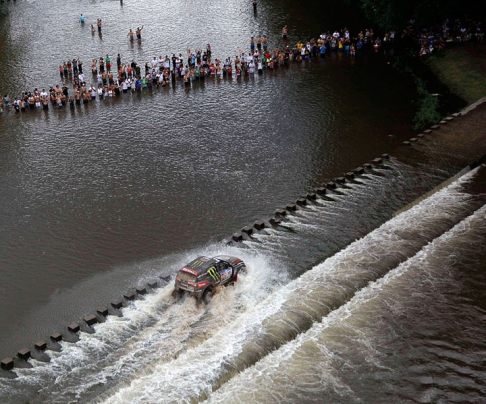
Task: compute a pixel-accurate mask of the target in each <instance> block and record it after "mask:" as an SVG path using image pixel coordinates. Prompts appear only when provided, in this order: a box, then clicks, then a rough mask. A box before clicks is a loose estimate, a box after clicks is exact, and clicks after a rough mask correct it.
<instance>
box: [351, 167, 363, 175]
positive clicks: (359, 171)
mask: <svg viewBox="0 0 486 404" xmlns="http://www.w3.org/2000/svg"><path fill="white" fill-rule="evenodd" d="M364 172H365V170H364V168H363V167H361V166H359V167H356V168H355V169H354V170H353V173H355V174H356V175H361V174H364Z"/></svg>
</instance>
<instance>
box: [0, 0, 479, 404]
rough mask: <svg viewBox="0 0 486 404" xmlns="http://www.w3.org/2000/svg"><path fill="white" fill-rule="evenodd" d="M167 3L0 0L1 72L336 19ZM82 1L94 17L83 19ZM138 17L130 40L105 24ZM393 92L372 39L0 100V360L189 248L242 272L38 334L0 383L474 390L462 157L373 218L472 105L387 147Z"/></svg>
mask: <svg viewBox="0 0 486 404" xmlns="http://www.w3.org/2000/svg"><path fill="white" fill-rule="evenodd" d="M179 3H180V2H177V4H176V2H173V3H172V2H169V3H166V4H164V5H153V4H151V5H148V4H147V3H146V2H141V1H140V2H127V1H125V2H124V4H123V6H120V3H118V2H113V1H101V2H91V3H90V4H89V5H84V7H83V9H82V10H80V9H79V3H77V2H74V1H73V2H71V1H67V2H62V3H61V2H58V1H54V0H49V1H47V2H43V3H42V4H40V3H37V2H31V3H27V2H25V3H21V2H17V3H16V4H13V3H12V4H8V5H7V4H2V5H0V7H2V13H3V14H2V17H1V18H2V20H1V21H2V22H1V23H2V24H4V26H5V27H6V29H4V30H1V34H0V35H3V38H2V39H4V40H3V41H2V43H1V44H0V46H2V52H1V53H0V58H1V59H2V63H1V64H0V66H1V67H0V77H1V81H0V82H1V83H2V91H11V92H13V93H15V92H16V91H22V90H23V88H24V86H28V87H29V88H30V87H32V86H34V85H36V84H37V83H47V85H48V84H51V83H54V82H55V81H56V80H57V72H56V65H57V63H58V60H59V59H63V58H65V57H67V56H66V55H67V54H68V53H73V52H74V51H76V53H77V55H76V56H79V57H81V58H83V60H84V61H85V64H86V62H87V60H88V59H90V58H91V57H96V56H98V57H99V56H101V55H103V54H106V52H110V53H111V54H112V55H113V54H115V53H117V52H120V53H122V55H123V58H124V59H128V60H130V59H131V58H135V59H137V60H139V61H144V60H148V59H149V58H151V57H152V56H155V55H158V54H160V53H161V52H162V53H163V54H165V53H168V52H170V51H172V50H173V49H174V51H177V52H184V50H185V48H186V47H187V43H191V44H194V45H191V47H204V46H205V44H206V43H207V42H208V41H210V42H211V44H212V45H213V49H214V52H215V53H216V54H218V53H220V54H221V56H226V55H227V54H233V53H234V49H235V46H236V45H235V44H237V43H238V44H239V45H238V46H239V47H244V46H246V43H247V38H248V36H249V35H251V34H254V33H256V32H257V31H261V32H263V33H267V34H268V35H269V37H270V40H271V41H273V43H277V41H278V39H277V38H278V33H279V30H280V27H281V26H282V25H283V24H284V23H288V25H289V26H290V27H291V31H292V35H293V39H295V38H296V37H297V36H300V35H310V34H312V33H314V32H319V31H320V30H321V29H322V27H323V26H326V28H327V26H329V28H332V27H334V25H333V24H335V23H334V22H333V19H332V18H331V17H332V16H333V14H332V13H329V11H327V12H326V13H325V14H324V15H321V14H319V13H318V12H316V10H318V11H319V10H320V8H313V7H314V6H316V4H318V3H317V2H315V3H314V5H309V8H308V9H301V8H297V9H296V8H295V4H294V3H290V2H261V4H260V9H259V13H258V16H257V17H256V18H255V16H254V15H253V13H252V11H251V9H249V7H247V6H248V5H247V4H246V3H243V2H241V3H240V2H237V1H234V2H224V4H223V3H219V2H212V3H211V4H209V5H204V6H203V5H201V4H199V3H197V4H196V3H194V2H189V3H184V4H183V5H181V4H179ZM319 4H320V3H319ZM53 10H55V12H53ZM338 11H339V10H334V9H333V12H336V14H334V15H340V14H339V12H338ZM80 12H83V13H84V14H86V15H87V16H88V22H89V21H90V20H92V19H93V18H94V19H95V18H97V17H98V16H99V17H102V18H103V19H105V21H106V25H105V27H104V31H103V38H102V39H100V38H98V37H97V36H95V37H94V38H93V37H91V34H90V33H89V30H88V29H87V27H84V28H82V27H80V26H79V24H78V22H77V17H78V15H79V13H80ZM289 20H290V21H289ZM32 21H36V25H33V24H32ZM59 21H62V23H59ZM188 21H189V22H188ZM208 21H211V24H209V26H210V28H209V29H208V28H207V26H208ZM142 23H143V24H144V25H145V28H144V29H145V32H144V40H143V42H142V44H141V45H140V46H138V45H137V44H134V47H133V48H132V47H131V46H130V44H128V43H127V41H126V38H125V32H126V30H127V28H128V27H130V26H133V27H134V26H136V25H141V24H142ZM181 26H183V27H184V29H181ZM201 27H204V34H205V36H207V38H208V39H206V38H204V39H201V30H202V28H201ZM49 33H51V34H52V35H51V39H52V40H51V41H42V40H41V39H39V38H43V37H45V36H46V35H48V34H49ZM69 56H72V55H71V54H70V55H69ZM5 60H8V63H3V62H4V61H5ZM30 60H35V61H36V63H37V64H38V66H37V67H36V68H35V69H33V68H32V67H29V66H30V64H29V63H28V62H29V61H30ZM3 86H5V88H6V90H4V87H3ZM410 89H411V86H410V83H406V82H403V80H402V79H401V78H400V77H398V76H396V75H395V74H394V73H393V72H392V71H391V70H390V69H389V68H388V65H387V64H386V63H384V60H383V58H382V57H381V56H379V55H378V56H375V55H368V56H363V57H361V58H357V59H356V60H354V61H350V60H349V59H346V58H339V57H334V58H330V59H328V60H325V61H322V62H320V63H312V64H308V65H303V66H293V67H292V68H291V69H289V70H285V71H279V72H277V73H276V74H273V75H268V74H266V75H264V76H263V77H256V78H255V79H251V80H248V81H242V82H236V81H234V82H230V81H221V82H214V83H213V82H207V83H206V84H205V85H204V86H196V87H191V88H190V89H189V90H187V91H186V90H184V89H183V88H182V87H177V88H176V89H175V90H170V91H166V92H164V91H155V92H154V93H153V94H152V95H144V96H142V97H126V98H123V99H121V100H117V101H113V102H111V101H110V102H107V103H96V104H93V105H89V106H88V107H87V108H85V107H83V108H81V109H77V110H75V111H74V112H71V111H69V110H66V111H57V110H56V111H52V110H51V111H50V112H49V114H47V115H46V114H43V113H39V114H37V113H33V114H22V115H20V116H15V115H14V114H11V113H10V114H8V115H6V116H5V115H3V116H1V117H0V152H1V154H2V159H1V160H0V172H1V176H0V182H1V183H0V186H1V190H2V192H0V207H1V209H0V212H1V213H0V225H1V229H2V231H1V232H0V249H1V250H0V251H1V253H0V265H1V267H0V268H1V269H0V270H1V276H2V282H1V283H0V291H1V294H0V296H1V297H0V299H1V300H0V303H1V304H0V324H2V327H0V330H1V331H0V343H1V344H0V352H1V353H2V355H0V356H2V357H3V356H6V355H11V354H13V353H15V352H16V350H17V349H19V348H20V347H21V346H23V345H29V344H31V343H32V341H34V340H36V339H37V338H45V337H46V336H47V335H49V333H51V332H52V331H54V330H55V329H59V330H61V329H62V327H64V325H65V324H66V323H67V322H70V321H72V320H74V319H77V318H79V317H80V316H81V315H83V314H86V313H88V312H92V311H93V309H94V308H95V307H97V306H98V305H105V304H106V303H107V302H109V301H110V300H111V299H113V298H115V297H117V296H119V294H120V293H121V292H122V291H125V290H126V289H127V288H128V287H130V286H133V285H136V284H143V283H144V282H146V281H147V280H148V279H153V278H154V277H155V276H158V275H173V274H174V272H175V271H176V270H177V269H178V268H179V267H180V266H181V265H183V264H184V263H185V262H187V261H188V260H190V259H192V258H193V257H194V256H195V255H200V254H205V255H216V254H219V253H229V254H234V255H238V256H240V257H242V258H243V259H244V260H245V261H246V262H247V264H248V266H249V268H250V269H249V271H248V273H247V274H246V275H245V276H242V277H241V281H240V282H238V283H237V285H236V286H235V287H234V288H226V289H224V290H221V291H219V293H218V294H216V296H215V298H214V300H213V301H212V302H211V304H210V305H209V306H205V307H200V306H196V305H195V304H194V301H192V299H186V300H183V301H181V302H178V303H176V304H175V303H174V301H173V300H172V298H171V296H170V293H171V290H172V286H171V284H168V285H167V286H164V287H162V288H160V289H158V290H157V291H156V292H155V293H151V294H150V295H148V296H147V297H145V298H144V299H141V300H138V301H136V302H134V303H131V304H129V305H128V306H127V307H126V308H124V309H123V310H122V312H123V316H121V317H118V316H110V317H109V318H108V320H107V321H106V322H105V323H103V324H99V325H96V326H95V329H96V333H94V334H88V333H82V334H81V335H80V341H79V342H78V343H76V344H72V343H69V342H63V343H62V344H61V345H60V346H51V348H53V349H55V350H54V351H48V353H49V357H50V362H46V361H45V360H46V359H47V358H46V357H42V356H37V359H36V360H31V361H30V364H31V365H32V367H30V366H28V365H26V364H23V365H24V368H23V369H17V370H16V378H14V379H11V378H9V377H11V376H13V374H6V372H3V371H2V372H0V376H2V377H1V378H0V397H1V398H2V400H1V401H2V402H19V401H36V402H68V401H83V402H86V401H107V402H136V401H137V400H142V401H145V402H153V401H156V402H163V401H169V399H170V400H173V401H174V400H177V401H182V400H188V401H189V400H192V401H203V400H206V399H208V400H210V401H212V400H214V401H224V402H234V401H241V402H248V401H255V400H257V401H265V402H266V401H269V402H273V401H287V402H298V401H301V400H302V399H305V400H306V401H322V398H323V397H324V398H326V397H327V399H328V401H333V402H339V401H345V402H349V401H376V400H378V401H382V402H389V401H391V400H393V399H397V398H399V399H402V400H407V399H421V400H423V401H428V400H429V401H430V400H439V399H444V400H451V399H456V400H458V401H470V400H475V399H479V398H480V397H484V395H485V387H484V383H483V382H482V380H484V377H483V376H484V369H483V368H482V366H483V365H481V363H483V362H484V356H483V355H482V352H484V346H483V345H482V341H483V340H484V332H483V330H484V329H486V327H484V321H483V320H484V307H485V306H484V305H485V302H484V296H483V294H482V293H481V290H483V289H484V282H485V280H484V276H483V275H484V274H483V272H484V271H482V270H481V268H483V267H484V265H483V264H482V263H483V262H484V258H485V257H484V254H483V252H482V249H481V248H480V247H481V245H484V237H485V233H484V214H485V212H484V202H485V200H484V193H485V188H486V187H485V184H484V168H481V169H479V170H476V171H473V172H470V173H467V174H465V175H463V176H461V178H460V179H457V180H456V181H454V182H453V183H452V184H451V185H450V186H449V187H447V188H445V189H443V190H441V191H438V192H435V193H434V194H433V195H431V196H430V197H428V198H426V199H424V200H423V201H422V202H417V203H416V205H415V207H413V208H412V209H411V210H407V211H405V212H403V213H402V214H400V215H397V216H395V217H394V215H396V214H397V212H399V211H400V210H401V209H402V208H403V207H404V206H405V205H406V204H408V203H410V202H412V201H414V200H415V199H416V198H417V197H420V196H422V195H424V194H425V193H427V192H428V191H430V190H431V189H432V188H433V187H434V186H436V185H438V184H440V183H441V182H442V181H444V180H446V179H448V178H449V177H451V176H452V175H454V174H456V173H457V172H459V171H460V170H461V169H462V168H463V167H464V166H465V165H467V164H468V163H469V161H471V159H474V158H477V157H480V156H481V154H484V152H482V151H484V150H485V143H484V136H483V137H481V136H478V133H481V128H484V124H485V123H484V121H485V118H484V116H485V114H484V113H483V114H478V113H476V115H474V114H473V116H472V118H471V119H469V120H468V121H467V122H468V127H467V128H466V129H467V130H466V129H464V128H463V129H461V127H460V124H456V123H455V122H453V123H451V124H449V125H448V126H447V127H446V128H445V129H443V130H442V129H441V130H440V131H439V132H438V134H437V135H435V136H432V137H429V138H428V139H427V140H425V141H423V142H421V143H420V144H418V145H416V146H414V147H411V148H399V147H397V143H398V142H399V140H400V134H405V133H406V132H407V126H406V124H404V123H403V122H407V121H408V120H409V118H410V115H411V111H412V109H413V106H412V105H410V102H409V101H410V98H411V96H412V94H411V93H410ZM384 111H386V113H385V112H384ZM463 119H466V118H463ZM389 133H395V134H396V136H395V137H389V136H388V134H389ZM466 133H467V134H468V136H470V138H471V139H472V140H471V141H472V142H474V149H472V148H471V147H470V144H468V143H466V142H463V141H462V140H461V139H462V137H461V136H464V135H465V134H466ZM385 151H386V152H390V151H391V152H396V157H393V158H392V159H391V160H390V161H387V162H386V165H385V166H383V167H378V168H375V169H373V170H369V171H367V173H366V175H364V176H362V177H360V178H357V179H356V180H355V181H353V182H351V183H349V184H348V185H347V186H346V187H343V188H340V189H339V190H337V191H336V192H330V193H329V195H327V196H326V197H325V198H320V199H318V200H317V201H316V202H315V203H312V204H311V205H310V206H308V207H306V208H305V209H301V210H299V211H298V212H297V213H296V214H295V215H292V216H290V217H289V218H287V219H286V220H285V221H284V223H282V226H279V227H277V228H275V229H267V230H265V231H263V232H261V233H259V234H258V235H256V236H255V237H253V238H252V239H251V240H248V241H245V242H244V243H243V244H241V245H239V246H237V247H228V246H225V245H222V244H220V243H219V242H218V240H220V239H221V238H223V237H226V236H228V234H231V233H232V232H233V231H235V230H237V229H238V228H240V227H241V226H243V225H246V224H248V223H251V222H252V221H253V220H255V219H260V218H265V217H268V216H269V215H270V213H271V212H273V211H274V209H275V208H276V207H279V206H282V205H285V204H287V203H289V202H291V201H292V200H294V199H295V198H296V197H297V196H299V195H301V194H302V193H304V192H305V191H306V190H308V189H310V188H311V187H312V186H314V185H320V184H322V182H323V181H324V180H326V179H328V178H330V177H332V176H333V175H336V174H340V173H342V172H343V171H347V170H349V169H351V168H354V167H355V166H357V165H359V164H361V163H363V162H364V161H366V160H368V159H370V158H371V157H375V156H376V155H377V154H379V153H381V152H385ZM394 154H395V153H394ZM456 325H457V326H456ZM464 330H467V331H468V332H466V331H464ZM18 365H22V364H20V363H18ZM444 369H447V371H444ZM195 379H197V382H194V380H195ZM404 380H405V381H404ZM271 385H273V386H274V388H269V387H268V386H271ZM289 386H292V388H290V387H289Z"/></svg>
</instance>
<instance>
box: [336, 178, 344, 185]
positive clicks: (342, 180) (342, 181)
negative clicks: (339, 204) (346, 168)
mask: <svg viewBox="0 0 486 404" xmlns="http://www.w3.org/2000/svg"><path fill="white" fill-rule="evenodd" d="M334 182H336V183H338V184H344V183H345V182H346V178H344V177H337V178H336V179H335V180H334Z"/></svg>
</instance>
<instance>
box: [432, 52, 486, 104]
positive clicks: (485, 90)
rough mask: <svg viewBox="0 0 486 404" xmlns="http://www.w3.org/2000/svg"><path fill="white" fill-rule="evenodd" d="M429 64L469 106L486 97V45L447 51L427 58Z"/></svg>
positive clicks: (441, 79) (445, 83)
mask: <svg viewBox="0 0 486 404" xmlns="http://www.w3.org/2000/svg"><path fill="white" fill-rule="evenodd" d="M425 64H426V65H427V66H428V67H429V68H430V69H431V71H432V72H433V73H434V74H435V75H436V76H437V78H438V79H439V80H440V81H441V82H442V83H443V84H444V85H446V86H447V88H448V89H449V90H450V91H451V92H452V93H454V94H456V95H457V96H459V97H461V98H462V99H463V100H464V101H466V102H467V103H468V104H471V103H473V102H475V101H477V100H478V99H480V98H481V97H484V96H486V44H476V43H470V44H464V45H460V46H456V47H453V48H448V49H444V50H443V51H441V52H438V53H436V54H434V55H431V56H430V57H428V58H426V59H425Z"/></svg>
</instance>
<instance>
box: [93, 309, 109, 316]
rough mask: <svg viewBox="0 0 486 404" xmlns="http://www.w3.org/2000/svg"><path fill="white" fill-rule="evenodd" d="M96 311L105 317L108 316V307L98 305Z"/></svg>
mask: <svg viewBox="0 0 486 404" xmlns="http://www.w3.org/2000/svg"><path fill="white" fill-rule="evenodd" d="M96 313H97V314H99V315H100V316H103V317H108V307H98V308H97V309H96Z"/></svg>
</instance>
